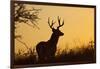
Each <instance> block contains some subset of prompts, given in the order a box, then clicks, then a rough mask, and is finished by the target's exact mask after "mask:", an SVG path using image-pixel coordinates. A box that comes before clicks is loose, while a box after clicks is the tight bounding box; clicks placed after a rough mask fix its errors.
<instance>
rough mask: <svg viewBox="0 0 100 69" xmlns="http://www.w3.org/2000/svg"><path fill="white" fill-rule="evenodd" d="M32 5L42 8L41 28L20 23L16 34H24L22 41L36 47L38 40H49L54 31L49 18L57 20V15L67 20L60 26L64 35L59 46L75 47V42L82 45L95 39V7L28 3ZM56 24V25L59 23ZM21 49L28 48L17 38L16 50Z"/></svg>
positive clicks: (40, 15) (39, 22) (28, 6)
mask: <svg viewBox="0 0 100 69" xmlns="http://www.w3.org/2000/svg"><path fill="white" fill-rule="evenodd" d="M31 7H35V8H40V9H42V10H41V11H40V13H39V17H40V18H41V19H40V20H39V21H38V27H39V28H40V30H38V29H36V28H32V27H30V26H28V25H27V24H24V23H20V24H18V28H17V29H16V31H17V33H16V34H21V35H22V38H23V39H22V40H21V41H23V42H25V43H26V44H27V45H28V47H35V46H36V44H37V43H38V42H40V41H47V40H48V39H49V38H50V36H51V34H52V31H51V29H50V28H49V26H48V23H47V20H48V17H51V20H54V21H56V22H57V16H60V17H61V18H62V20H64V22H65V23H64V26H63V27H61V28H60V30H61V31H62V32H63V33H64V36H61V37H60V38H59V42H58V47H59V48H65V47H66V46H67V45H69V46H68V47H69V48H74V47H75V45H74V44H75V43H76V44H78V45H79V46H80V44H84V43H87V42H89V41H90V40H94V8H80V7H67V6H66V7H61V6H47V5H46V6H44V5H27V8H31ZM54 26H55V27H56V26H57V23H56V24H55V25H54ZM19 49H23V50H26V48H25V47H24V45H23V44H21V43H20V42H18V41H17V40H15V51H17V50H19Z"/></svg>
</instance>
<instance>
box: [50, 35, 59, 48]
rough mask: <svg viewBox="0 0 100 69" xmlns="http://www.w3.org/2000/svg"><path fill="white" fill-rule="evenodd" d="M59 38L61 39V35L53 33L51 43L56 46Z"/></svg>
mask: <svg viewBox="0 0 100 69" xmlns="http://www.w3.org/2000/svg"><path fill="white" fill-rule="evenodd" d="M58 39H59V36H56V35H55V34H52V35H51V38H50V40H49V43H50V44H53V45H55V46H56V45H57V43H58Z"/></svg>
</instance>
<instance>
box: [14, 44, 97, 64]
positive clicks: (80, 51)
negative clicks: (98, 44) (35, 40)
mask: <svg viewBox="0 0 100 69" xmlns="http://www.w3.org/2000/svg"><path fill="white" fill-rule="evenodd" d="M67 50H68V49H64V50H63V51H61V50H60V49H58V50H57V52H56V56H55V59H52V60H53V62H50V61H49V60H48V61H47V62H44V63H68V64H74V63H93V62H96V59H95V48H94V45H91V44H87V46H86V45H83V46H82V47H81V48H77V52H76V51H75V50H74V49H70V50H69V51H67ZM15 55H16V56H15V59H14V63H15V65H28V64H40V62H39V61H37V55H36V53H35V49H28V52H27V53H23V54H22V52H21V51H20V50H19V52H18V53H16V54H15Z"/></svg>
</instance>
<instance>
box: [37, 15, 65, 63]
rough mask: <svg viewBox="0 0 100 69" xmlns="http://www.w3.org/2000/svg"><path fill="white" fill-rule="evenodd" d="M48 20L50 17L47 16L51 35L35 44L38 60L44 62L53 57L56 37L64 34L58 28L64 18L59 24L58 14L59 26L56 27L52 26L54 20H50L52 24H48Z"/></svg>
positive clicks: (56, 41)
mask: <svg viewBox="0 0 100 69" xmlns="http://www.w3.org/2000/svg"><path fill="white" fill-rule="evenodd" d="M49 20H50V19H49V18H48V25H49V27H50V28H51V29H52V35H51V37H50V39H49V40H48V41H41V42H40V43H38V44H37V46H36V51H37V54H38V60H39V62H44V61H48V60H49V61H51V60H53V59H54V57H55V53H56V50H57V43H58V39H59V37H60V36H63V35H64V33H63V32H61V31H60V30H59V28H60V27H61V26H63V25H64V20H63V22H62V24H61V23H60V20H61V18H60V17H59V16H58V24H59V26H58V27H57V28H56V29H55V28H54V27H53V25H54V23H55V22H54V21H53V20H52V24H50V21H49Z"/></svg>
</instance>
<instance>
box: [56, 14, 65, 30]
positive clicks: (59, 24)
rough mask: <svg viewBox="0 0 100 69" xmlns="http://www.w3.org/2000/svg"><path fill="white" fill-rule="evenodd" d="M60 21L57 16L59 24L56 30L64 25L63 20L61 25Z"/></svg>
mask: <svg viewBox="0 0 100 69" xmlns="http://www.w3.org/2000/svg"><path fill="white" fill-rule="evenodd" d="M60 19H61V18H59V16H58V23H59V26H58V27H57V28H58V29H59V28H60V27H61V26H63V25H64V20H63V22H62V24H60Z"/></svg>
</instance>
